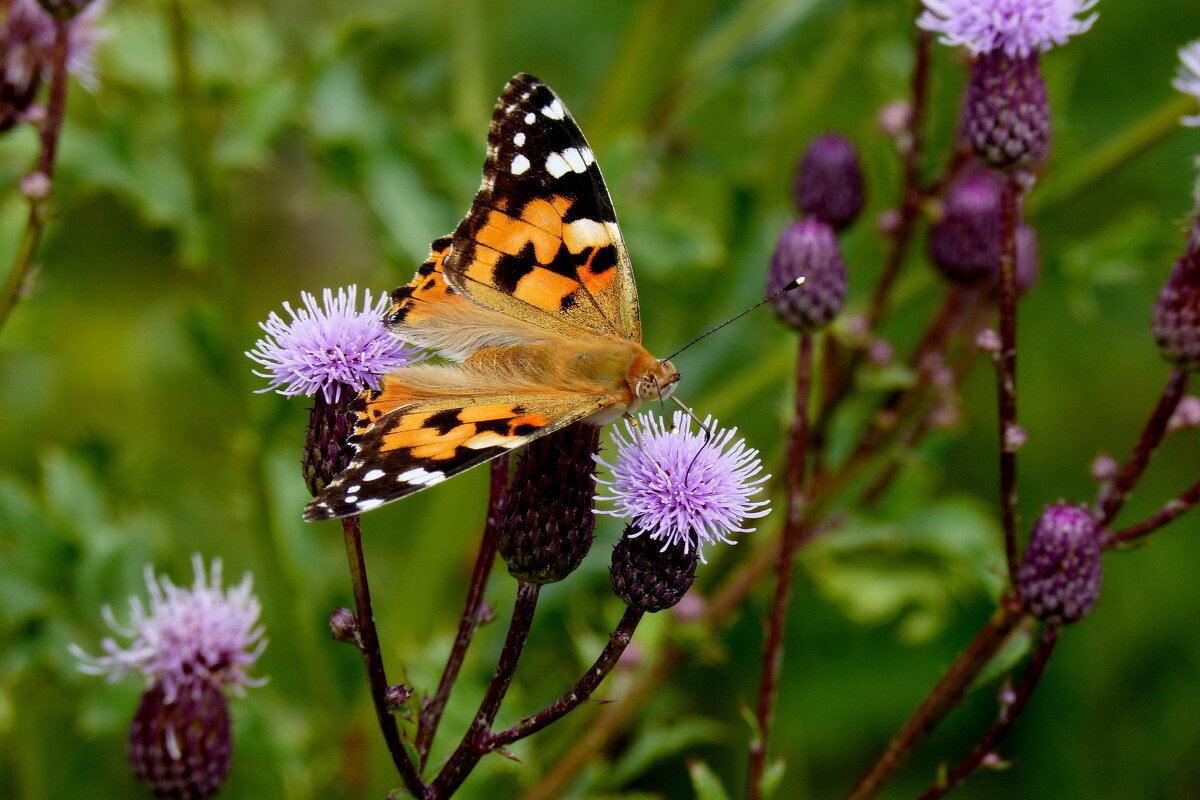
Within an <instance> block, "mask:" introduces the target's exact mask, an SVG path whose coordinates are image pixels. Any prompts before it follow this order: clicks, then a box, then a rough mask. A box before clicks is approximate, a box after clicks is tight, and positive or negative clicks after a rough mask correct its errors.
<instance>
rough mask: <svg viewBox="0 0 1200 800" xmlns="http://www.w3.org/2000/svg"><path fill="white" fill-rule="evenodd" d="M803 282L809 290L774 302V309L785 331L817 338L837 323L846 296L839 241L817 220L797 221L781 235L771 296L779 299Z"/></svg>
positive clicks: (770, 275) (769, 288) (769, 276)
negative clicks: (790, 285) (790, 286)
mask: <svg viewBox="0 0 1200 800" xmlns="http://www.w3.org/2000/svg"><path fill="white" fill-rule="evenodd" d="M800 276H804V285H802V286H800V287H799V288H796V289H792V290H790V291H787V292H784V293H783V294H780V295H776V296H774V297H772V299H771V302H770V306H771V310H772V311H774V312H775V316H776V317H778V318H779V320H780V321H781V322H783V323H784V324H785V325H789V326H791V327H793V328H795V329H796V330H798V331H800V332H802V333H812V332H814V331H818V330H820V329H821V328H824V327H825V326H826V325H828V324H829V323H830V322H832V321H833V318H834V317H836V316H837V315H838V312H840V311H841V310H842V306H843V305H844V304H845V302H846V291H847V284H846V265H845V264H844V263H843V262H842V251H841V247H840V246H839V245H838V240H837V235H836V234H835V233H834V231H833V228H832V227H831V226H830V225H829V223H827V222H825V221H823V220H820V219H817V218H816V217H807V218H805V219H801V220H796V221H794V222H792V223H790V224H789V225H788V226H787V227H786V228H784V229H783V233H781V234H780V235H779V243H778V244H777V245H776V247H775V254H774V255H773V256H772V257H771V268H770V270H769V271H768V272H767V294H768V295H769V296H770V295H775V293H776V292H778V291H779V290H780V289H782V288H783V287H784V286H787V285H788V283H790V282H791V281H793V280H795V279H796V278H797V277H800Z"/></svg>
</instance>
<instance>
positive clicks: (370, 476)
mask: <svg viewBox="0 0 1200 800" xmlns="http://www.w3.org/2000/svg"><path fill="white" fill-rule="evenodd" d="M386 474H387V473H386V472H384V471H383V470H381V469H373V470H371V471H370V472H368V473H367V474H366V475H363V480H364V481H377V480H379V479H380V478H382V477H383V476H384V475H386Z"/></svg>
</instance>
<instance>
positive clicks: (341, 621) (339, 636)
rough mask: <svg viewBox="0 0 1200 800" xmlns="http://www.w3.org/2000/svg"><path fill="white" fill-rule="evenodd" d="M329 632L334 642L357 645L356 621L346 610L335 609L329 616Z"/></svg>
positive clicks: (349, 611) (351, 613) (352, 613)
mask: <svg viewBox="0 0 1200 800" xmlns="http://www.w3.org/2000/svg"><path fill="white" fill-rule="evenodd" d="M329 632H330V633H331V634H332V635H333V639H334V641H337V642H345V643H346V644H353V645H357V644H358V619H356V618H355V616H354V612H353V611H351V610H350V609H348V608H335V609H334V610H333V613H332V614H330V615H329Z"/></svg>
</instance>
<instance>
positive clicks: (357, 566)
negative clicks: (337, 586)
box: [342, 515, 425, 797]
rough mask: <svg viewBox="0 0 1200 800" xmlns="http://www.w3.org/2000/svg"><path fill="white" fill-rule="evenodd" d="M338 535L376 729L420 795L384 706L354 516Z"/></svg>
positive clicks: (379, 658)
mask: <svg viewBox="0 0 1200 800" xmlns="http://www.w3.org/2000/svg"><path fill="white" fill-rule="evenodd" d="M342 534H343V537H344V538H345V540H346V558H347V560H348V561H349V563H350V581H351V583H352V585H353V586H354V605H355V611H356V613H355V617H356V618H357V620H358V632H359V638H360V641H359V649H360V651H361V652H362V657H363V664H364V665H365V666H366V668H367V681H368V683H369V684H370V686H371V700H372V701H373V702H374V703H375V716H376V717H377V718H378V720H379V729H380V730H381V731H382V732H383V739H384V741H385V742H387V748H388V752H389V753H391V754H392V762H393V763H394V764H395V765H396V770H397V771H398V772H399V773H400V777H401V779H403V781H404V786H405V788H407V789H408V791H409V792H410V793H411V794H412V795H413V797H424V796H425V784H424V783H423V782H422V781H421V776H420V775H419V774H418V773H417V769H416V767H415V766H414V765H413V763H412V760H411V759H409V757H408V752H407V751H406V750H405V749H404V745H403V743H402V742H401V741H400V728H399V726H397V724H396V718H395V717H394V716H392V713H391V712H390V711H389V710H388V707H387V689H388V682H387V671H386V670H385V669H384V665H383V654H382V653H381V652H380V649H379V632H378V631H377V630H376V629H375V612H374V610H373V609H372V607H371V586H370V584H369V583H368V581H367V564H366V561H365V560H364V559H363V550H362V527H361V526H360V524H359V518H358V516H357V515H354V516H350V517H344V518H343V519H342Z"/></svg>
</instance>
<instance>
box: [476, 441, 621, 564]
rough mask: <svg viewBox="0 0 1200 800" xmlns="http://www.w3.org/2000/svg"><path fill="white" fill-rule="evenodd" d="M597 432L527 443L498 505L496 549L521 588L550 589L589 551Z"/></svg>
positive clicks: (592, 526) (592, 520)
mask: <svg viewBox="0 0 1200 800" xmlns="http://www.w3.org/2000/svg"><path fill="white" fill-rule="evenodd" d="M599 444H600V428H599V427H598V426H596V425H588V424H586V423H577V424H575V425H572V426H570V427H568V428H566V429H564V430H562V431H560V432H558V433H555V434H551V435H550V436H546V437H543V438H541V439H538V440H536V441H534V442H531V443H530V444H529V445H528V446H527V447H526V448H525V453H524V454H523V455H522V456H521V460H520V461H519V462H517V468H516V470H515V471H514V474H513V481H512V488H510V489H509V490H508V492H506V493H505V495H504V497H503V499H502V500H501V510H500V519H501V523H500V530H499V536H498V539H497V548H498V550H499V552H500V556H501V557H502V558H503V559H504V561H505V563H506V564H508V571H509V573H510V574H511V575H512V576H513V577H514V578H516V579H517V580H519V581H523V582H525V583H536V584H545V583H554V582H555V581H560V580H562V579H563V578H565V577H566V576H567V575H570V574H571V573H572V572H574V571H575V568H576V567H578V566H579V565H580V564H581V563H583V559H584V557H585V556H586V555H587V554H588V551H589V550H591V547H592V531H593V530H594V529H595V527H596V517H595V515H594V514H593V513H592V508H593V506H594V504H595V503H594V499H593V495H594V494H595V487H596V478H595V473H596V464H595V461H593V459H592V456H594V455H595V454H596V452H597V450H598V449H599Z"/></svg>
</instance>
